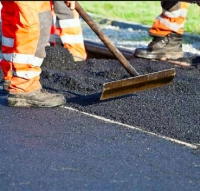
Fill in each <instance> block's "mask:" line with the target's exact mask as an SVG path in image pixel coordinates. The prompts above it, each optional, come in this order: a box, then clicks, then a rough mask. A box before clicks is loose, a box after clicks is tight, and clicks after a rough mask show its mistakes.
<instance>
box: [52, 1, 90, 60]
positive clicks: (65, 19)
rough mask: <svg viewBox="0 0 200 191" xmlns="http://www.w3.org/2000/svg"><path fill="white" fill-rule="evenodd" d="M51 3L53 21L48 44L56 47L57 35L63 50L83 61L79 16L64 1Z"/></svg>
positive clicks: (84, 54)
mask: <svg viewBox="0 0 200 191" xmlns="http://www.w3.org/2000/svg"><path fill="white" fill-rule="evenodd" d="M51 3H52V16H53V20H52V28H51V37H50V43H51V44H53V45H54V46H55V45H56V39H55V35H56V34H57V35H58V36H59V37H60V39H61V41H62V43H63V45H64V48H67V49H68V50H69V52H70V53H71V54H72V55H73V56H74V57H77V58H81V59H83V60H85V59H86V57H87V55H86V50H85V46H84V40H83V33H82V27H81V23H80V19H79V14H78V13H77V11H76V10H71V9H70V8H69V7H67V6H66V4H65V3H64V1H51Z"/></svg>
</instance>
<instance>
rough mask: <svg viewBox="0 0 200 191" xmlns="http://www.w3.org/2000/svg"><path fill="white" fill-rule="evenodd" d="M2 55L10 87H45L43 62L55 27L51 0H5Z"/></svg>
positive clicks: (20, 90) (16, 89)
mask: <svg viewBox="0 0 200 191" xmlns="http://www.w3.org/2000/svg"><path fill="white" fill-rule="evenodd" d="M1 3H2V6H3V7H2V12H1V13H2V15H1V16H2V55H3V59H2V60H1V62H0V65H1V68H2V71H3V75H4V76H3V78H4V80H9V81H11V85H10V86H9V91H10V92H12V93H26V92H31V91H34V90H37V89H41V84H40V81H39V80H40V73H41V64H42V62H43V59H44V58H45V56H46V52H45V46H46V45H47V43H48V40H49V37H50V29H51V19H52V16H51V8H50V2H49V1H2V2H1Z"/></svg>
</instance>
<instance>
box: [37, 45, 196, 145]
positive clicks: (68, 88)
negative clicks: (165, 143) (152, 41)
mask: <svg viewBox="0 0 200 191" xmlns="http://www.w3.org/2000/svg"><path fill="white" fill-rule="evenodd" d="M46 52H47V57H46V58H45V60H44V63H43V65H42V69H43V72H42V74H41V83H42V85H43V87H44V88H46V89H48V90H49V91H54V92H60V93H63V94H64V95H65V96H66V99H67V106H70V107H73V108H77V109H79V110H81V111H84V112H88V113H92V114H95V115H99V116H103V117H106V118H108V119H112V120H116V121H119V122H122V123H125V124H129V125H132V126H136V127H140V128H141V129H144V130H146V131H150V132H154V133H157V134H161V135H164V136H168V137H171V138H175V139H179V140H182V141H186V142H189V143H198V144H199V143H200V131H199V127H200V122H199V119H200V117H199V114H200V75H199V74H200V71H199V69H198V68H197V67H193V66H191V67H181V66H175V65H173V64H171V63H169V62H167V61H152V60H146V59H139V58H133V59H131V60H129V62H130V63H131V64H132V65H133V67H134V68H135V69H136V70H137V71H138V72H139V73H140V74H147V73H151V72H157V71H162V70H165V69H169V68H174V67H175V68H176V76H175V79H174V82H173V84H171V85H168V86H164V87H160V88H156V89H152V90H147V91H143V92H138V93H134V94H131V95H126V96H122V97H119V98H115V99H109V100H105V101H100V100H99V98H100V95H101V91H102V86H103V83H107V82H111V81H116V80H121V79H125V78H128V77H130V75H129V74H128V73H127V72H126V71H125V69H124V68H123V67H122V65H121V64H120V63H119V61H118V60H114V59H113V60H111V59H109V60H107V59H88V60H87V61H82V62H76V63H74V62H73V59H72V56H71V54H70V53H69V52H68V50H66V49H64V48H62V47H56V48H55V47H47V48H46ZM187 61H188V60H187Z"/></svg>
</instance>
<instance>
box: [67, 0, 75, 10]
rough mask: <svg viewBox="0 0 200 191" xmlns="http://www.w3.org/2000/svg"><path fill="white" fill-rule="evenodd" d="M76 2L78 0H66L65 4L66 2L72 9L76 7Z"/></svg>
mask: <svg viewBox="0 0 200 191" xmlns="http://www.w3.org/2000/svg"><path fill="white" fill-rule="evenodd" d="M75 2H76V1H65V4H66V5H67V6H68V7H69V8H70V9H75Z"/></svg>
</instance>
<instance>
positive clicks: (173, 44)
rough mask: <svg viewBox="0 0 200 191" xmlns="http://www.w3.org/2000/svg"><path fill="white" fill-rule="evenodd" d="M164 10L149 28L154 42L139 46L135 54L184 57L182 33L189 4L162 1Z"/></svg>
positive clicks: (164, 57)
mask: <svg viewBox="0 0 200 191" xmlns="http://www.w3.org/2000/svg"><path fill="white" fill-rule="evenodd" d="M161 6H162V8H163V12H162V14H161V15H159V16H158V17H157V18H156V19H155V21H154V23H153V26H152V27H151V28H150V30H149V34H150V36H152V37H153V40H152V42H150V43H149V45H148V47H147V48H138V49H136V50H135V53H134V55H135V56H136V57H141V58H149V59H177V58H181V57H183V51H182V35H183V27H184V22H185V19H186V15H187V11H188V6H189V4H188V3H186V2H180V1H162V2H161Z"/></svg>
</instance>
